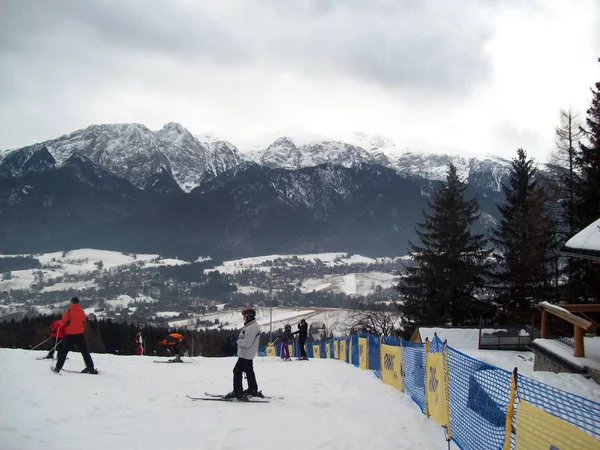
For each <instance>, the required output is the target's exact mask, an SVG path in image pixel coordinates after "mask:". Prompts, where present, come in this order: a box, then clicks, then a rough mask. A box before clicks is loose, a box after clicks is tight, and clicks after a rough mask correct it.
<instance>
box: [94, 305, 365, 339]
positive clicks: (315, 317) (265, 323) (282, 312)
mask: <svg viewBox="0 0 600 450" xmlns="http://www.w3.org/2000/svg"><path fill="white" fill-rule="evenodd" d="M90 312H94V311H90ZM271 313H272V314H273V331H276V330H278V329H279V328H283V327H284V326H285V325H286V324H288V323H289V324H290V325H292V326H293V327H295V326H296V325H297V324H298V322H300V320H301V319H304V320H306V321H307V322H308V324H309V325H312V326H314V327H315V329H317V328H319V329H321V328H322V327H325V329H326V330H327V333H333V335H334V336H345V335H347V334H348V331H349V329H350V321H349V320H350V319H351V316H352V314H353V313H355V311H353V310H349V309H335V308H273V309H272V311H270V310H269V308H256V317H257V320H258V323H259V324H260V329H261V331H262V332H265V333H266V332H268V331H269V320H270V317H271V316H270V314H271ZM175 314H178V313H176V312H174V311H173V315H175ZM157 315H162V316H163V317H168V316H169V312H168V311H164V312H159V313H157ZM241 318H242V315H241V310H240V309H234V310H226V311H219V312H214V313H208V314H201V315H192V316H190V317H188V318H185V319H178V320H172V321H169V327H173V328H179V327H183V328H195V327H196V321H197V320H198V319H199V320H200V321H202V322H213V323H214V325H210V326H204V325H203V326H201V327H199V328H202V329H221V328H223V329H226V330H236V329H240V328H241V327H242V326H243V322H242V320H241Z"/></svg>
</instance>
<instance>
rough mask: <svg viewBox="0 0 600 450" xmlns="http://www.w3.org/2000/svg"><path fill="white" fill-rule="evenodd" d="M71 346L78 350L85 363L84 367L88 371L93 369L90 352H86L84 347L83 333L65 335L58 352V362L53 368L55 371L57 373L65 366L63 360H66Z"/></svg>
mask: <svg viewBox="0 0 600 450" xmlns="http://www.w3.org/2000/svg"><path fill="white" fill-rule="evenodd" d="M73 344H75V345H77V347H78V348H79V351H80V352H81V356H83V360H84V361H85V367H87V368H88V369H90V370H91V369H93V368H94V361H92V357H91V356H90V352H88V349H87V346H86V345H85V339H84V338H83V333H81V334H67V335H66V336H65V339H64V340H63V345H62V346H61V348H60V349H59V350H58V361H57V362H56V367H55V368H54V370H55V371H57V372H58V371H59V370H60V369H62V367H63V365H64V364H65V359H67V354H68V353H69V352H70V351H71V348H72V347H73Z"/></svg>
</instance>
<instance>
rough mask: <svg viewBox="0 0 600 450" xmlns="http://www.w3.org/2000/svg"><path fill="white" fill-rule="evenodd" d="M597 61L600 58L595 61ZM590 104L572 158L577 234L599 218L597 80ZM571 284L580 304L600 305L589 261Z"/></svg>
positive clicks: (599, 287) (598, 271)
mask: <svg viewBox="0 0 600 450" xmlns="http://www.w3.org/2000/svg"><path fill="white" fill-rule="evenodd" d="M598 61H599V62H600V59H599V60H598ZM591 91H592V104H591V106H590V108H589V109H588V110H587V117H586V126H585V128H583V127H582V131H583V133H584V136H583V139H582V140H581V141H580V143H579V153H578V154H577V155H576V157H575V167H576V170H577V171H578V173H579V178H578V182H577V183H576V185H575V191H576V199H575V224H576V231H580V230H582V229H583V228H585V227H586V226H588V225H589V224H590V223H592V222H593V221H595V220H597V219H598V218H600V81H599V82H597V83H596V85H595V89H594V88H592V89H591ZM576 268H577V270H576V272H575V273H574V276H573V284H574V285H575V286H576V287H577V289H576V290H575V292H576V299H575V301H579V302H588V301H591V302H600V268H599V267H598V264H594V263H592V262H590V261H579V262H578V263H576Z"/></svg>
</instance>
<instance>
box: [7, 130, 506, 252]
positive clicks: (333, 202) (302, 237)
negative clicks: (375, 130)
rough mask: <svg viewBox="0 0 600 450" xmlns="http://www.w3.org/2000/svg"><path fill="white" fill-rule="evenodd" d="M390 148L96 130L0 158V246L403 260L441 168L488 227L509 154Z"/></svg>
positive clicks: (370, 143)
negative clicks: (460, 182) (257, 145)
mask: <svg viewBox="0 0 600 450" xmlns="http://www.w3.org/2000/svg"><path fill="white" fill-rule="evenodd" d="M296 141H297V140H296ZM358 144H361V145H362V146H361V145H358ZM390 147H391V146H390V145H389V142H388V141H386V140H383V139H369V140H366V139H363V142H358V143H356V142H354V143H348V142H342V141H331V140H327V141H311V142H295V141H294V139H293V138H290V137H285V136H284V137H280V138H278V139H276V140H275V141H274V142H272V143H271V144H270V145H268V146H266V147H265V148H262V149H256V150H254V151H252V152H247V153H242V152H240V151H239V150H238V149H237V148H236V147H235V146H234V145H233V144H231V143H229V142H227V141H224V140H220V139H214V138H212V139H209V138H206V137H201V136H194V135H192V133H190V132H189V131H188V130H187V129H185V128H184V127H182V126H181V125H179V124H176V123H169V124H167V125H165V126H164V127H163V128H162V129H160V130H158V131H152V130H149V129H148V128H147V127H145V126H144V125H140V124H117V125H92V126H90V127H88V128H86V129H84V130H78V131H75V132H73V133H71V134H69V135H65V136H62V137H60V138H57V139H54V140H49V141H45V142H41V143H37V144H33V145H30V146H27V147H24V148H20V149H15V150H10V151H7V152H4V153H3V154H2V156H0V158H1V159H0V219H1V221H2V224H3V226H2V227H1V228H0V252H1V253H8V252H15V253H16V252H20V253H21V252H39V251H53V250H62V249H65V248H76V247H85V246H93V247H96V248H106V249H114V250H125V251H136V252H141V251H161V252H163V253H178V254H184V253H187V254H190V255H200V254H205V255H206V254H211V255H223V256H228V257H236V256H246V255H253V254H265V253H276V252H296V253H307V252H317V251H319V252H320V251H330V250H335V251H350V252H361V253H363V254H367V255H397V254H402V253H403V252H404V251H405V250H406V248H407V245H408V240H409V239H412V240H414V239H416V236H415V232H414V227H415V223H416V222H419V221H421V219H422V209H423V208H424V207H426V200H427V199H428V198H429V194H430V193H431V191H432V189H433V188H434V187H435V185H436V183H437V182H438V181H439V180H443V179H444V178H445V175H446V170H447V166H448V164H449V163H453V164H454V165H455V166H456V167H457V168H458V169H459V172H460V173H461V174H462V175H463V177H464V179H465V180H466V181H467V183H468V184H469V195H475V194H478V195H479V198H480V204H481V209H482V212H483V214H482V219H481V220H480V223H479V229H480V230H486V229H487V227H488V226H489V224H490V223H493V222H494V217H495V216H496V215H497V209H496V207H495V202H496V201H498V200H499V198H500V195H499V192H498V191H499V190H500V187H501V185H502V183H503V182H504V181H505V180H506V177H507V174H508V170H509V164H510V163H509V162H508V161H506V160H503V159H501V158H492V157H488V158H482V159H478V158H474V157H473V158H464V157H461V156H455V155H436V154H426V153H420V152H415V151H408V150H407V151H398V150H396V149H395V148H394V147H391V148H390Z"/></svg>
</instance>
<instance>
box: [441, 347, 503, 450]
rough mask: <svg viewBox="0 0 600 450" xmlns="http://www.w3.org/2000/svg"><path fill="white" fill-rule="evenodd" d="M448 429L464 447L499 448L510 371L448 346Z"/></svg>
mask: <svg viewBox="0 0 600 450" xmlns="http://www.w3.org/2000/svg"><path fill="white" fill-rule="evenodd" d="M448 361H449V377H450V385H449V401H450V430H451V434H452V438H453V439H454V440H455V442H456V443H457V444H458V445H459V446H460V448H462V449H464V450H470V449H472V450H479V449H483V448H485V449H501V448H502V446H503V444H504V438H505V426H506V414H507V411H508V403H509V401H510V389H511V382H510V375H511V374H510V372H508V371H506V370H504V369H500V368H498V367H495V366H492V365H490V364H486V363H484V362H482V361H478V360H477V359H474V358H471V357H470V356H467V355H465V354H464V353H461V352H459V351H457V350H454V349H453V348H448Z"/></svg>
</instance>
